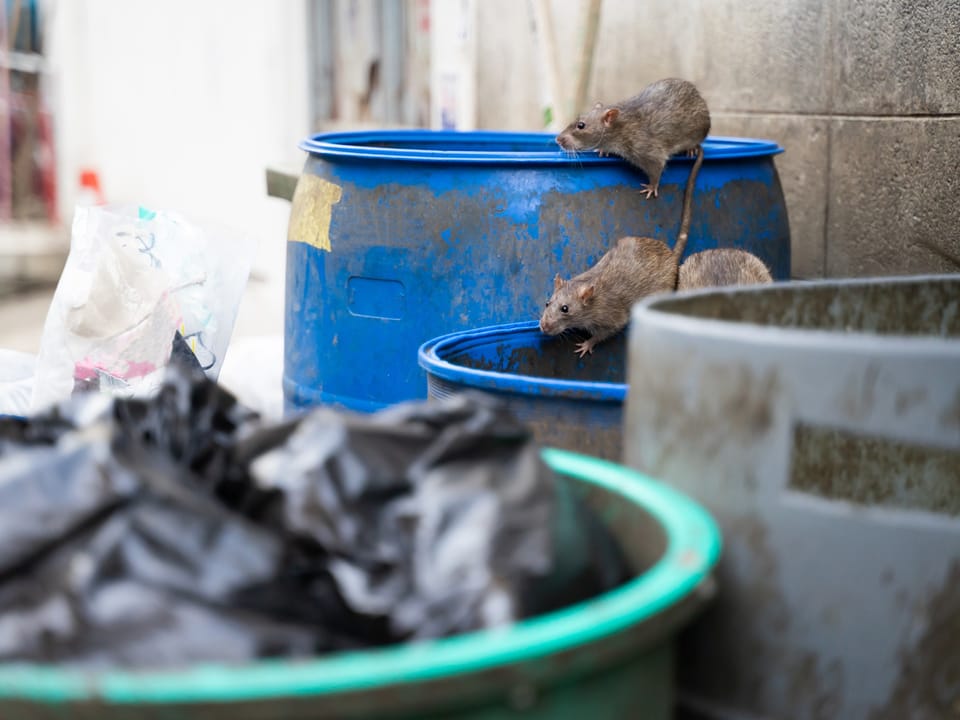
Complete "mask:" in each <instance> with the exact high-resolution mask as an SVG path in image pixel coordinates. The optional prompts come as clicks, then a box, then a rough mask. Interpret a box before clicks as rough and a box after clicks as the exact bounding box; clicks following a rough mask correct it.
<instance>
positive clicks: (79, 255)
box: [31, 206, 256, 411]
mask: <svg viewBox="0 0 960 720" xmlns="http://www.w3.org/2000/svg"><path fill="white" fill-rule="evenodd" d="M255 249H256V248H255V242H254V240H253V238H251V237H249V236H247V235H245V234H244V233H240V232H237V231H235V230H231V229H228V228H225V227H222V226H219V225H217V224H214V223H209V222H204V223H202V224H200V223H196V222H193V221H191V220H187V219H186V218H185V217H183V216H182V215H179V214H177V213H173V212H166V211H158V212H154V211H151V210H147V209H145V208H143V207H138V206H97V207H78V208H77V210H76V213H75V215H74V219H73V227H72V235H71V240H70V254H69V255H68V257H67V262H66V265H65V267H64V269H63V273H62V274H61V276H60V281H59V283H58V284H57V289H56V291H55V293H54V296H53V301H52V302H51V304H50V310H49V311H48V313H47V319H46V322H45V324H44V328H43V335H42V337H41V341H40V353H39V356H38V358H37V372H36V378H35V385H34V391H33V397H32V401H31V408H32V409H33V411H37V410H40V409H43V408H45V407H48V406H50V405H51V404H53V403H56V402H59V401H62V400H64V399H65V398H67V397H69V396H70V395H71V394H72V393H73V392H74V391H76V390H77V389H80V388H91V387H92V388H96V389H99V390H103V391H107V392H110V393H111V394H114V395H125V396H132V395H141V394H144V393H149V392H152V391H154V390H155V389H156V388H157V387H159V385H160V383H161V382H162V379H163V369H164V368H165V367H166V365H167V364H168V362H169V357H170V347H171V342H172V341H173V339H174V337H175V335H176V334H177V333H179V334H180V335H181V336H182V337H183V338H184V340H185V341H186V343H187V345H188V347H189V348H190V349H191V350H192V351H193V353H194V354H195V355H196V357H197V360H198V362H199V363H200V366H201V367H202V368H203V369H204V371H205V372H206V373H207V375H208V377H210V378H211V379H214V380H215V379H216V378H217V375H218V373H219V371H220V367H221V365H222V364H223V357H224V355H225V353H226V350H227V345H228V343H229V341H230V335H231V333H232V332H233V324H234V320H235V319H236V314H237V309H238V306H239V304H240V298H241V295H242V293H243V289H244V287H245V285H246V282H247V277H248V276H249V274H250V265H251V263H252V261H253V255H254V251H255Z"/></svg>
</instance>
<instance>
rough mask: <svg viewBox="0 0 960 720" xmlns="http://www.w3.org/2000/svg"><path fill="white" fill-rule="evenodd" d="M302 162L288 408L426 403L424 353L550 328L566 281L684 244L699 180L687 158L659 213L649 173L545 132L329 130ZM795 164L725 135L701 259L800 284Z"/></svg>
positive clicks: (699, 240)
mask: <svg viewBox="0 0 960 720" xmlns="http://www.w3.org/2000/svg"><path fill="white" fill-rule="evenodd" d="M301 148H302V149H304V150H306V151H307V153H308V157H307V158H306V162H305V164H304V167H303V172H302V173H301V175H300V176H299V179H298V181H297V183H296V190H295V191H294V193H293V195H292V204H291V208H290V222H289V228H288V233H287V239H288V241H289V242H288V243H287V281H286V283H287V284H286V310H285V318H286V319H285V331H284V355H285V358H284V380H283V391H284V400H285V407H286V408H287V409H288V410H296V409H299V408H304V407H308V406H311V405H316V404H326V405H334V406H343V407H347V408H350V409H354V410H362V411H369V410H376V409H379V408H380V407H383V406H384V405H388V404H391V403H394V402H398V401H401V400H409V399H416V398H421V397H423V392H424V388H425V385H426V383H425V377H424V374H423V371H422V370H421V369H420V368H419V367H418V366H417V361H416V353H417V348H418V347H419V346H420V344H421V343H423V342H425V341H426V340H428V339H430V338H432V337H437V336H438V335H441V334H443V333H447V332H454V331H456V330H466V329H468V328H473V327H482V326H484V325H491V324H494V323H506V322H516V321H520V320H526V319H531V318H534V317H536V316H537V313H538V312H539V310H540V308H541V307H542V305H543V301H544V300H545V299H546V298H547V296H548V295H549V293H550V291H551V290H552V288H553V276H554V275H555V274H556V273H560V274H562V275H564V276H567V275H572V274H576V273H579V272H581V271H583V270H585V269H586V268H587V267H589V266H590V265H591V264H593V263H594V262H596V261H597V260H598V259H599V258H600V256H601V255H602V254H603V253H604V252H605V251H606V250H607V249H609V247H611V246H612V244H613V243H614V241H615V240H616V239H617V238H619V237H621V236H623V235H647V236H650V237H654V238H657V239H660V240H663V241H664V242H666V243H668V244H670V245H672V244H673V242H674V240H675V239H676V234H677V228H678V226H679V222H680V211H681V205H682V199H683V191H684V186H685V183H686V180H687V176H688V174H689V172H690V168H691V165H692V160H690V159H689V158H683V157H676V158H672V159H671V160H670V162H669V163H668V164H667V167H666V169H665V171H664V174H663V179H662V181H661V184H660V197H659V198H657V199H655V200H646V199H645V198H644V197H643V196H642V195H641V194H640V191H639V188H640V185H641V184H642V183H643V182H644V180H645V178H644V176H643V174H642V173H641V172H639V171H637V170H634V169H633V168H631V167H630V166H629V165H627V164H626V163H625V162H623V161H621V160H619V159H616V158H600V157H598V156H597V155H596V154H591V153H585V154H582V155H580V156H578V157H573V156H568V155H566V154H564V153H563V152H561V151H560V149H559V147H558V146H557V144H556V143H555V142H554V140H553V136H552V135H549V134H545V133H506V132H453V131H431V130H405V131H383V130H381V131H360V132H343V133H326V134H322V135H316V136H314V137H311V138H308V139H307V140H305V141H304V142H303V143H302V144H301ZM782 151H783V150H782V148H780V147H779V146H778V145H777V144H776V143H773V142H769V141H765V140H753V139H747V138H723V137H710V138H707V140H706V141H705V143H704V162H703V167H702V168H701V170H700V174H699V176H698V178H697V184H696V188H695V191H694V196H693V222H692V225H691V228H690V239H689V242H688V246H687V252H688V253H692V252H696V251H697V250H703V249H706V248H710V247H718V246H720V247H743V248H745V249H747V250H750V251H752V252H754V253H755V254H757V255H758V256H759V257H760V258H762V259H763V260H764V261H765V262H766V263H767V265H768V266H769V267H770V268H771V270H772V272H773V274H774V276H775V277H778V278H787V277H789V273H790V231H789V225H788V221H787V208H786V204H785V202H784V198H783V191H782V189H781V186H780V180H779V176H778V174H777V169H776V167H775V165H774V158H775V156H776V155H777V154H779V153H781V152H782ZM287 187H288V188H289V184H288V185H287Z"/></svg>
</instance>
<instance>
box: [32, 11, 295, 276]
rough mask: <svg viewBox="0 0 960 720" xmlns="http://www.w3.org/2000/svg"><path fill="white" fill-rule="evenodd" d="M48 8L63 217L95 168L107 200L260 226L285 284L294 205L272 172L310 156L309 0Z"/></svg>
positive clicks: (266, 259)
mask: <svg viewBox="0 0 960 720" xmlns="http://www.w3.org/2000/svg"><path fill="white" fill-rule="evenodd" d="M51 9H52V11H53V16H52V19H51V28H50V35H49V38H48V43H49V44H48V51H49V53H50V59H51V63H52V70H53V81H54V84H53V89H52V97H51V99H52V102H53V103H54V107H55V112H56V115H55V117H56V139H57V151H58V153H59V155H58V160H57V164H58V175H59V178H60V192H61V199H60V208H61V213H62V216H63V218H64V220H65V222H67V223H69V219H70V218H71V217H72V214H73V212H72V208H73V203H74V200H75V198H76V189H77V183H78V173H79V169H80V168H81V167H85V166H89V167H91V168H94V169H96V170H97V171H98V172H99V174H100V179H101V182H102V184H103V189H104V192H105V194H106V196H107V199H108V201H110V202H139V203H143V204H147V205H153V206H156V207H165V208H170V209H175V210H179V211H181V212H183V213H186V214H188V215H195V216H204V217H209V218H212V219H215V220H218V221H220V222H224V223H226V224H230V225H235V226H237V227H240V228H243V229H245V230H247V231H249V232H251V233H253V234H255V235H256V236H257V237H258V238H259V240H260V248H259V253H258V258H257V262H256V265H255V270H257V271H259V272H260V273H266V274H267V275H269V276H270V277H271V279H273V278H278V279H280V281H281V282H282V273H283V267H284V266H283V259H284V253H285V240H286V225H287V219H288V216H289V208H290V206H289V203H287V202H285V201H281V200H278V199H275V198H268V197H267V195H266V188H265V181H264V169H265V167H266V165H268V164H271V163H277V162H279V163H283V162H287V163H294V164H296V165H299V164H300V163H302V162H303V159H304V155H303V153H302V152H301V151H299V150H298V149H297V143H298V142H299V141H300V140H301V139H302V138H303V137H304V136H305V135H307V133H308V130H309V128H308V115H309V113H308V79H307V71H308V61H307V11H306V2H305V0H283V2H276V1H273V0H233V1H230V0H203V1H202V2H193V1H191V0H164V1H163V2H157V0H56V1H55V2H52V3H51Z"/></svg>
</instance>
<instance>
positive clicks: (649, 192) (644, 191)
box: [640, 185, 657, 200]
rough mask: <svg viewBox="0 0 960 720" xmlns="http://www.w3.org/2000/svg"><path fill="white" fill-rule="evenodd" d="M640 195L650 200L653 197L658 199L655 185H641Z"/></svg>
mask: <svg viewBox="0 0 960 720" xmlns="http://www.w3.org/2000/svg"><path fill="white" fill-rule="evenodd" d="M640 194H641V195H644V196H646V198H647V200H649V199H650V198H651V197H657V188H656V187H654V186H653V185H641V186H640Z"/></svg>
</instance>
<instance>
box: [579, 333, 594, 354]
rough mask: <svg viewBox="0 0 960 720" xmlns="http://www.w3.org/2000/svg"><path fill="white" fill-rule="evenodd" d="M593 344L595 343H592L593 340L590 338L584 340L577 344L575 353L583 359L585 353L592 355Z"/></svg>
mask: <svg viewBox="0 0 960 720" xmlns="http://www.w3.org/2000/svg"><path fill="white" fill-rule="evenodd" d="M595 344H596V343H595V342H594V340H593V338H590V339H589V340H584V341H583V342H582V343H577V349H576V351H575V352H576V353H577V355H579V356H580V357H584V356H585V355H586V354H587V353H590V354H591V355H592V354H593V346H594V345H595Z"/></svg>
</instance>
